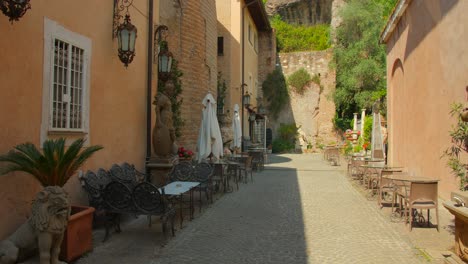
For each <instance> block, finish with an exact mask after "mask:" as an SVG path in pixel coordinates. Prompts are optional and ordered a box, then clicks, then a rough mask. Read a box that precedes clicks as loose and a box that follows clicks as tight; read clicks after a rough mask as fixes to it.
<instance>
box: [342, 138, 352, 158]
mask: <svg viewBox="0 0 468 264" xmlns="http://www.w3.org/2000/svg"><path fill="white" fill-rule="evenodd" d="M343 152H344V154H345V155H349V154H350V153H351V152H353V144H351V141H346V144H345V146H344V148H343Z"/></svg>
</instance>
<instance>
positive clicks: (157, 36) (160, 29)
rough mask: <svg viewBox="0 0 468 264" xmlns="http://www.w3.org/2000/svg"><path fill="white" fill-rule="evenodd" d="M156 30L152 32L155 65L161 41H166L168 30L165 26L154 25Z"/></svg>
mask: <svg viewBox="0 0 468 264" xmlns="http://www.w3.org/2000/svg"><path fill="white" fill-rule="evenodd" d="M155 27H156V29H155V30H154V42H153V45H154V46H153V62H154V63H157V61H158V54H159V49H160V46H159V44H160V43H161V41H163V40H166V37H167V35H169V28H168V27H167V26H166V25H162V24H161V25H155Z"/></svg>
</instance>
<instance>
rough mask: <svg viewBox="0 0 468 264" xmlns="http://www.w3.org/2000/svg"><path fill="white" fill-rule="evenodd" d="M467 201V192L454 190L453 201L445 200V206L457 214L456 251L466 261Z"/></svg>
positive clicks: (467, 243) (467, 253) (467, 247)
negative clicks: (462, 204)
mask: <svg viewBox="0 0 468 264" xmlns="http://www.w3.org/2000/svg"><path fill="white" fill-rule="evenodd" d="M454 197H457V199H454ZM467 201H468V193H467V192H454V193H452V201H447V202H444V207H445V208H447V210H449V212H450V213H451V214H453V215H454V216H455V253H457V255H458V256H459V257H460V258H461V259H462V260H464V261H468V207H467V206H468V205H467V204H466V202H467ZM461 203H464V206H461Z"/></svg>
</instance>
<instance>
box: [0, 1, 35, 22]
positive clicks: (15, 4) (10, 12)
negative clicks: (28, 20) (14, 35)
mask: <svg viewBox="0 0 468 264" xmlns="http://www.w3.org/2000/svg"><path fill="white" fill-rule="evenodd" d="M29 1H30V0H0V9H1V10H2V13H3V14H4V15H5V16H7V17H8V20H10V22H11V23H13V21H19V19H20V18H21V17H22V16H23V15H24V14H25V13H26V11H28V9H31V4H30V3H29Z"/></svg>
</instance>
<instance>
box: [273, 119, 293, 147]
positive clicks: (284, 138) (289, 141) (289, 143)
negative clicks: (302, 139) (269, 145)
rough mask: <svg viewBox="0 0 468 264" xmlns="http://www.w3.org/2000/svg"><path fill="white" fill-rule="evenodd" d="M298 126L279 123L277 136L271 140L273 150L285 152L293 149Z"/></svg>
mask: <svg viewBox="0 0 468 264" xmlns="http://www.w3.org/2000/svg"><path fill="white" fill-rule="evenodd" d="M298 130H299V127H297V126H296V124H280V127H279V128H278V138H276V139H275V140H273V152H274V153H280V152H287V151H291V150H294V148H295V146H296V144H295V143H296V137H297V135H298Z"/></svg>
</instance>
